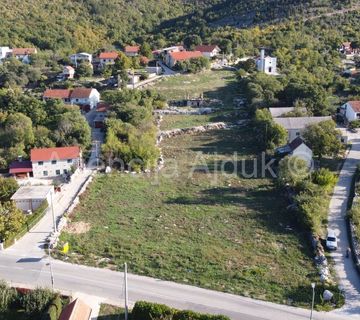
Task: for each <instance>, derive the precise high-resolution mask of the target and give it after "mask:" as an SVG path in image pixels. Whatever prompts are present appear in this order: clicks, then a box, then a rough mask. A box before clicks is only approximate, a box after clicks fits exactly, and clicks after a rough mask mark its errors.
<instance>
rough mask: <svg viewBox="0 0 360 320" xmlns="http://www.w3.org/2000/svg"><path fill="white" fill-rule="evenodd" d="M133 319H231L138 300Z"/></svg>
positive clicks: (133, 310)
mask: <svg viewBox="0 0 360 320" xmlns="http://www.w3.org/2000/svg"><path fill="white" fill-rule="evenodd" d="M131 319H132V320H230V319H229V318H228V317H226V316H222V315H210V314H201V313H197V312H194V311H190V310H181V311H180V310H176V309H172V308H170V307H168V306H166V305H163V304H157V303H151V302H145V301H138V302H136V303H135V306H134V308H133V309H132V313H131Z"/></svg>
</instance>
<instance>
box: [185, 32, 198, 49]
mask: <svg viewBox="0 0 360 320" xmlns="http://www.w3.org/2000/svg"><path fill="white" fill-rule="evenodd" d="M201 43H202V41H201V38H200V37H199V36H198V35H196V34H193V35H189V36H187V37H185V39H184V45H185V47H186V48H188V49H193V48H194V47H195V46H198V45H200V44H201Z"/></svg>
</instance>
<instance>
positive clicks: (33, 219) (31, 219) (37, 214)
mask: <svg viewBox="0 0 360 320" xmlns="http://www.w3.org/2000/svg"><path fill="white" fill-rule="evenodd" d="M48 206H49V204H48V202H47V200H44V201H43V202H42V203H41V205H40V206H39V208H37V209H36V210H35V211H34V212H33V214H32V215H30V216H28V217H27V218H26V221H25V224H24V226H23V227H22V228H21V230H20V231H19V232H18V233H16V234H14V235H12V236H11V237H9V238H7V239H5V243H4V247H5V248H7V247H10V246H11V245H12V244H13V243H14V241H15V239H20V238H21V237H22V236H24V235H25V234H26V233H27V232H29V231H30V229H31V228H32V227H33V226H35V225H36V224H37V223H38V222H39V221H40V220H41V218H42V217H43V216H44V215H45V212H46V209H47V208H48Z"/></svg>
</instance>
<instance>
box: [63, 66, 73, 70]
mask: <svg viewBox="0 0 360 320" xmlns="http://www.w3.org/2000/svg"><path fill="white" fill-rule="evenodd" d="M64 69H67V70H69V71H72V70H75V69H74V68H73V67H72V66H65V67H64Z"/></svg>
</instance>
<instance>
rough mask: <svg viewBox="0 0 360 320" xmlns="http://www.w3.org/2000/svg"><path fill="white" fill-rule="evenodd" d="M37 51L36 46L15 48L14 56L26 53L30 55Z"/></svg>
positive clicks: (13, 50)
mask: <svg viewBox="0 0 360 320" xmlns="http://www.w3.org/2000/svg"><path fill="white" fill-rule="evenodd" d="M36 52H37V50H36V48H13V49H12V54H13V55H14V56H24V55H30V54H35V53H36Z"/></svg>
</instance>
